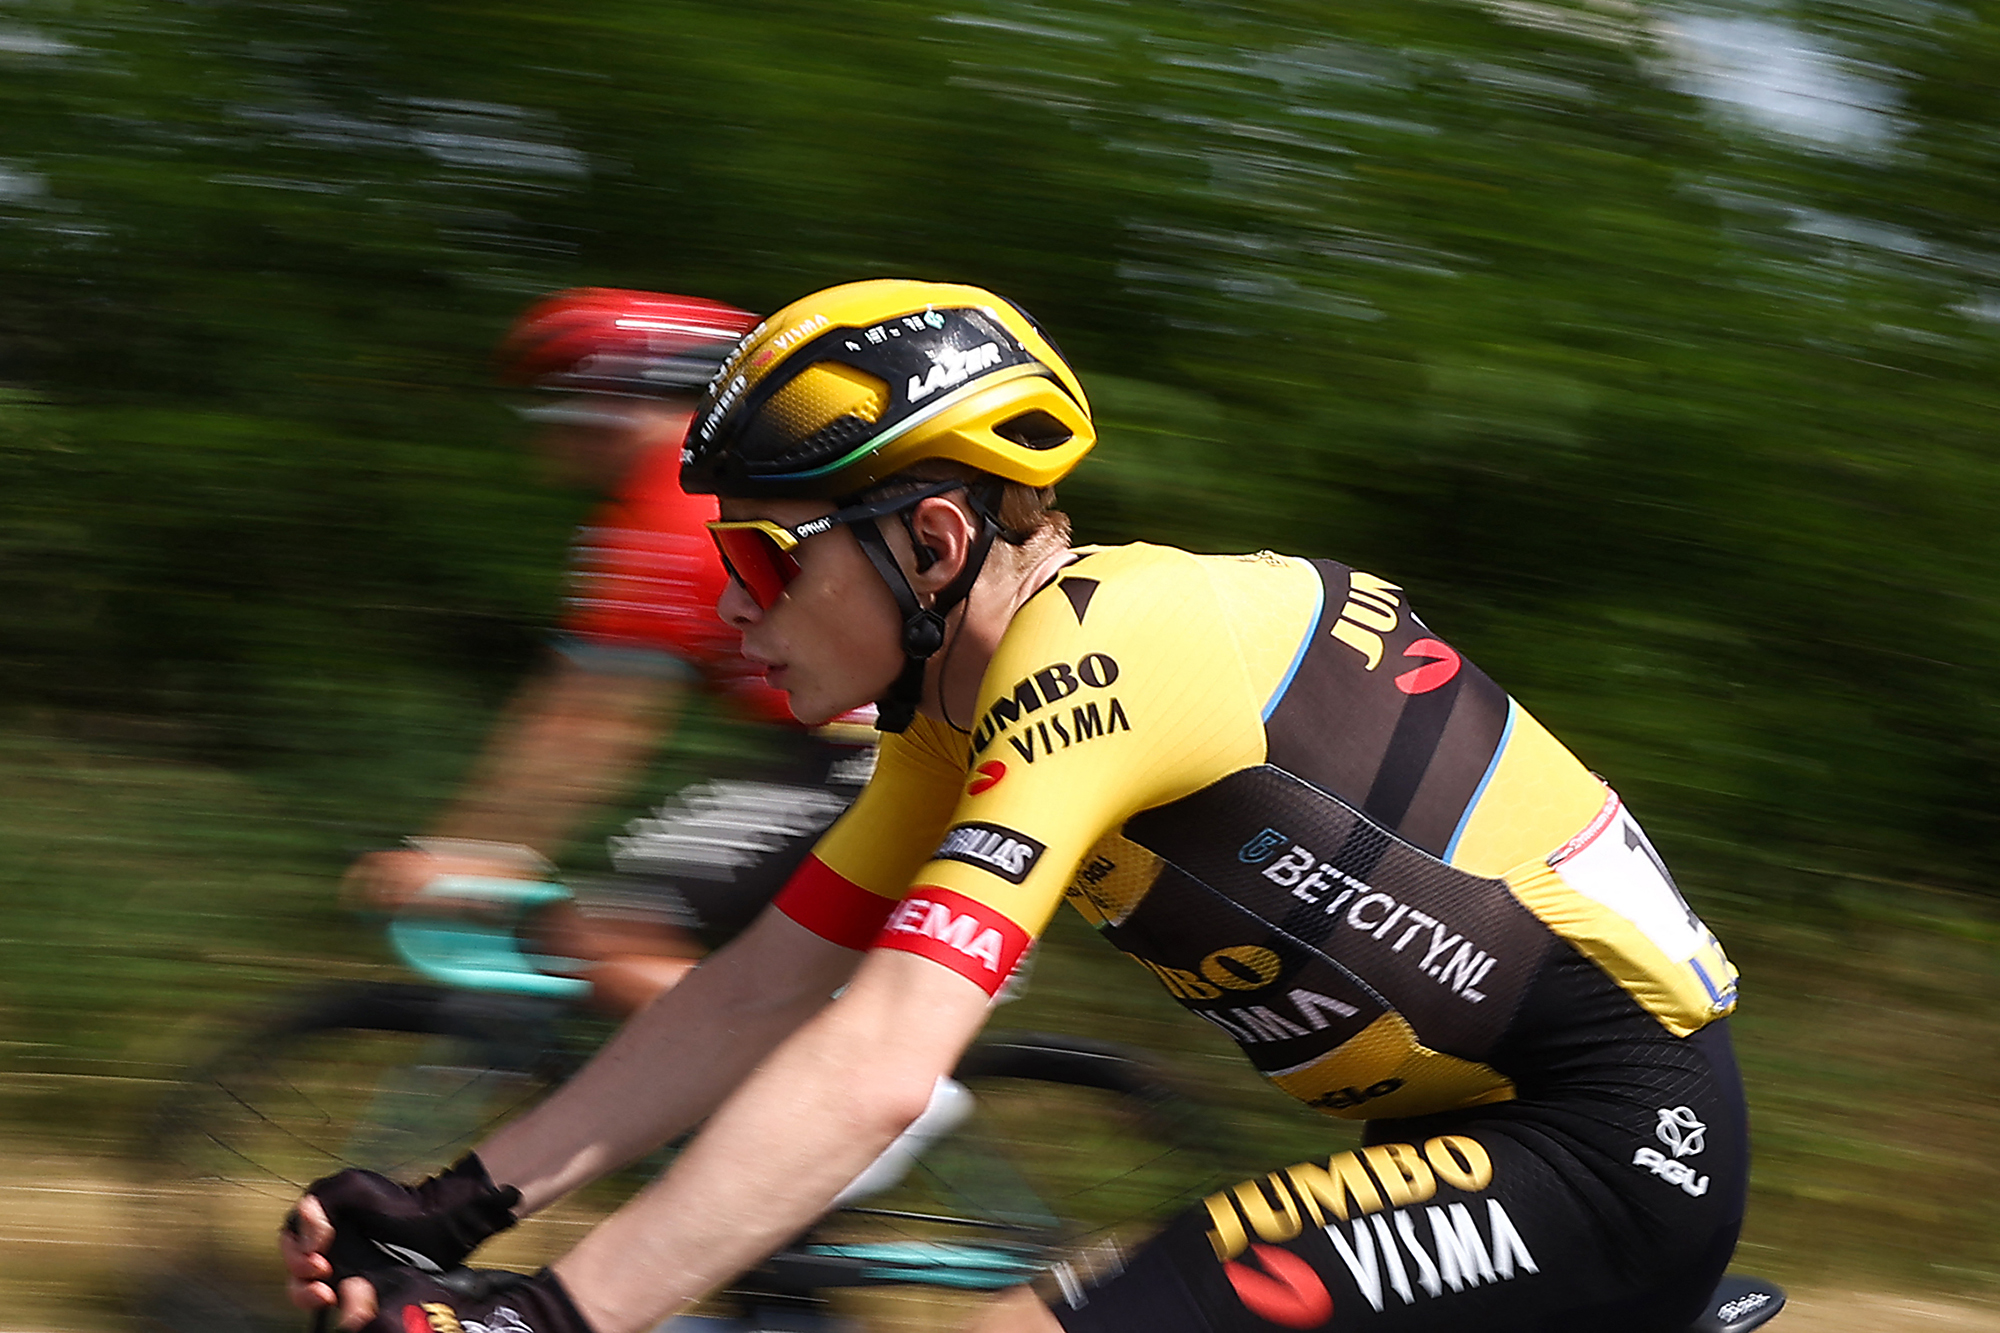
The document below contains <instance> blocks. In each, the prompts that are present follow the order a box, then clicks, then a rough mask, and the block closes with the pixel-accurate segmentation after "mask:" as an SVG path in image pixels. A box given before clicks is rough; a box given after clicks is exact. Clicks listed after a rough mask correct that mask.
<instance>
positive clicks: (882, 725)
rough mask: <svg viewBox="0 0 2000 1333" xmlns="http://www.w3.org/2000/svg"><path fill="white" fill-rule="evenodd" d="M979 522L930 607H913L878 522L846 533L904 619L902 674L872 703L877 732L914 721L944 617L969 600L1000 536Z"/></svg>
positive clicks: (904, 578)
mask: <svg viewBox="0 0 2000 1333" xmlns="http://www.w3.org/2000/svg"><path fill="white" fill-rule="evenodd" d="M979 520H980V522H979V536H978V537H976V538H975V539H974V540H973V543H972V549H971V550H970V551H968V552H967V553H966V561H965V566H964V568H962V569H960V570H959V571H958V573H957V575H956V576H954V577H953V579H952V581H951V582H950V583H947V584H946V585H945V586H944V587H942V588H940V589H938V592H937V595H936V596H935V597H933V598H932V599H931V604H930V605H929V606H924V605H923V604H922V603H920V602H918V601H917V594H916V591H915V589H913V588H911V587H910V580H909V578H908V577H907V576H905V575H904V573H903V569H902V566H900V565H898V564H897V563H896V556H895V553H894V552H893V551H891V550H890V549H889V541H888V538H887V537H885V536H884V535H883V533H882V529H881V528H880V527H879V526H878V525H877V524H878V523H879V520H877V521H871V522H863V523H856V524H854V525H853V526H852V528H851V529H850V531H852V532H853V533H854V539H855V540H856V541H858V542H860V543H861V550H862V553H863V554H865V555H866V556H867V557H868V561H869V563H870V564H872V565H874V566H875V572H876V573H877V574H880V575H881V576H882V582H884V583H885V584H887V585H888V586H889V595H890V596H891V597H894V598H895V599H896V609H897V610H898V611H899V612H901V613H902V616H903V645H902V646H903V659H904V660H903V670H902V673H901V674H900V675H898V676H897V677H896V679H895V682H894V683H893V684H891V685H890V686H889V692H888V693H887V694H885V695H883V696H882V697H881V698H880V699H878V700H876V701H875V711H876V722H875V726H876V729H877V730H879V731H886V732H892V733H893V732H900V731H904V730H906V729H907V728H908V727H909V725H910V723H911V722H913V721H915V720H916V716H917V705H919V704H920V703H922V702H923V698H924V667H925V664H927V663H928V662H929V661H930V659H931V658H932V657H933V656H935V655H936V654H937V651H938V649H940V648H942V647H943V646H944V632H945V617H947V616H949V615H950V614H951V613H952V611H953V610H954V609H955V608H956V607H957V606H958V605H959V603H961V602H963V601H964V600H965V599H966V598H967V597H969V596H971V595H972V585H973V584H974V583H976V582H978V581H979V574H980V571H981V570H982V569H984V568H985V567H986V556H987V553H988V552H989V551H991V550H992V549H993V538H994V536H995V534H996V533H997V532H998V531H999V529H998V527H997V526H996V525H995V524H994V522H993V520H992V519H991V518H989V517H987V515H986V514H985V513H984V512H981V513H980V514H979Z"/></svg>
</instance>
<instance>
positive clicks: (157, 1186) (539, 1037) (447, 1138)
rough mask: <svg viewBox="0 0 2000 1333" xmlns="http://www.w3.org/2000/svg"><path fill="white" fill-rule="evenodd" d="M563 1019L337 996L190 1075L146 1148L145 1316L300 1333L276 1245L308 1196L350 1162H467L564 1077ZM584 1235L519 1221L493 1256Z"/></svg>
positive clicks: (409, 998) (499, 1006) (468, 1004)
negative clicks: (484, 1140) (308, 1189)
mask: <svg viewBox="0 0 2000 1333" xmlns="http://www.w3.org/2000/svg"><path fill="white" fill-rule="evenodd" d="M557 1012H558V1011H557V1009H556V1008H555V1007H554V1006H551V1005H549V1004H548V1003H546V1002H541V1001H535V1002H523V1001H520V1000H515V999H509V998H496V997H488V996H479V995H468V994H464V993H460V992H452V991H445V990H439V989H436V988H432V987H425V986H412V985H361V986H351V987H340V988H336V989H334V990H330V991H324V992H320V993H317V994H314V995H312V996H310V997H308V998H307V999H306V1000H305V1001H304V1002H303V1003H301V1004H299V1005H297V1006H296V1007H295V1008H294V1009H293V1011H292V1012H290V1013H288V1014H286V1015H285V1016H283V1017H282V1018H280V1019H278V1020H277V1021H275V1022H271V1023H268V1024H265V1025H263V1026H262V1027H260V1028H258V1029H256V1030H255V1031H253V1032H252V1033H250V1034H249V1035H248V1036H246V1037H245V1038H243V1039H242V1040H240V1041H238V1042H236V1043H234V1044H232V1045H231V1046H230V1047H229V1048H228V1049H226V1050H225V1051H223V1052H222V1053H221V1054H220V1055H218V1056H217V1057H216V1058H214V1059H213V1060H211V1061H209V1062H208V1063H206V1064H205V1065H203V1066H202V1067H200V1068H199V1069H198V1070H197V1071H196V1072H194V1073H192V1074H190V1075H189V1076H188V1077H187V1078H186V1079H185V1080H183V1082H182V1083H181V1084H180V1085H179V1086H178V1087H177V1088H176V1089H175V1090H174V1092H173V1093H171V1094H170V1095H169V1096H168V1098H167V1099H166V1100H165V1101H164V1102H163V1103H162V1105H161V1107H160V1109H159V1110H158V1112H157V1113H156V1115H155V1116H154V1118H153V1121H152V1123H151V1125H150V1126H149V1128H148V1131H147V1133H146V1135H145V1138H144V1141H143V1143H142V1144H141V1148H140V1154H141V1159H142V1161H143V1162H144V1163H145V1164H146V1166H147V1168H148V1170H149V1171H150V1173H151V1181H150V1187H149V1188H147V1189H146V1190H144V1191H142V1198H143V1200H144V1207H145V1210H146V1217H145V1222H146V1227H147V1234H148V1235H149V1236H150V1237H151V1239H152V1244H153V1247H152V1249H151V1251H150V1254H149V1262H147V1263H146V1264H145V1265H144V1269H143V1273H142V1276H141V1278H140V1279H139V1282H138V1284H137V1287H136V1289H135V1291H134V1293H133V1295H134V1301H133V1307H134V1312H135V1314H136V1315H137V1316H138V1317H139V1318H140V1320H141V1322H143V1323H145V1324H147V1325H149V1326H150V1327H152V1328H155V1329H165V1330H171V1331H172V1333H195V1331H196V1330H200V1331H201V1333H264V1330H276V1329H283V1330H285V1333H296V1330H297V1328H298V1326H299V1320H300V1318H301V1316H300V1315H299V1313H298V1311H296V1310H294V1309H292V1308H291V1307H290V1306H289V1305H288V1304H286V1302H285V1300H284V1294H283V1290H282V1286H283V1281H284V1275H283V1272H282V1270H281V1268H280V1266H279V1264H278V1262H277V1255H276V1250H275V1240H274V1237H275V1233H276V1230H277V1227H278V1224H279V1221H280V1219H282V1218H283V1217H284V1215H285V1212H286V1210H287V1209H289V1208H290V1207H291V1206H292V1204H293V1203H295V1202H296V1201H297V1199H298V1197H299V1194H300V1192H301V1191H302V1190H303V1189H304V1187H305V1186H306V1185H307V1184H308V1183H310V1182H311V1181H313V1180H316V1179H318V1178H319V1177H321V1176H324V1175H328V1174H331V1173H332V1172H335V1171H339V1170H341V1169H342V1168H344V1167H349V1166H358V1167H366V1168H368V1169H370V1170H375V1171H380V1172H382V1173H383V1174H384V1175H388V1176H391V1177H393V1178H396V1179H402V1180H408V1179H412V1178H415V1177H418V1176H422V1175H425V1174H428V1173H429V1172H431V1171H434V1170H436V1169H437V1168H438V1167H440V1166H443V1165H445V1164H446V1163H448V1162H450V1161H451V1160H452V1159H453V1158H455V1157H456V1156H458V1155H459V1154H461V1153H463V1152H465V1151H466V1150H467V1149H468V1148H470V1147H471V1146H473V1145H474V1144H475V1143H476V1142H477V1141H478V1140H479V1139H480V1138H481V1137H483V1136H484V1135H485V1134H487V1133H488V1132H490V1131H491V1130H492V1129H493V1128H495V1127H496V1126H497V1125H499V1124H500V1123H501V1122H502V1121H504V1120H506V1119H507V1118H508V1117H509V1116H511V1115H513V1114H514V1113H515V1112H517V1111H519V1110H521V1109H523V1108H525V1107H526V1106H528V1105H530V1104H531V1103H533V1102H534V1101H536V1100H538V1099H539V1098H540V1097H541V1095H542V1094H543V1093H544V1092H546V1091H547V1090H548V1088H549V1087H550V1085H551V1084H552V1083H553V1082H554V1081H557V1080H558V1079H559V1078H560V1077H561V1076H562V1075H563V1074H564V1073H566V1072H567V1064H568V1061H567V1059H566V1057H564V1056H563V1055H562V1053H561V1052H560V1050H559V1049H558V1047H557V1044H556V1043H555V1041H554V1038H553V1036H552V1033H553V1032H554V1031H555V1023H554V1019H555V1016H556V1014H557ZM579 1206H580V1207H582V1205H579ZM601 1211H602V1210H601V1209H597V1210H595V1212H597V1213H601ZM587 1225H588V1222H587V1221H582V1222H579V1221H577V1220H576V1219H574V1218H569V1217H567V1216H565V1215H563V1214H558V1215H557V1216H555V1217H553V1218H551V1219H550V1220H549V1221H548V1222H546V1223H543V1222H534V1223H530V1224H527V1225H524V1226H523V1227H521V1228H520V1229H519V1230H520V1232H521V1233H522V1234H521V1235H520V1236H518V1237H516V1236H515V1235H513V1234H510V1235H509V1236H508V1237H506V1238H504V1239H505V1246H504V1248H505V1253H500V1254H498V1256H497V1257H498V1258H499V1259H500V1260H501V1261H502V1262H505V1261H507V1260H509V1259H513V1260H514V1261H516V1262H527V1263H532V1262H534V1261H536V1260H537V1259H539V1258H543V1257H550V1256H552V1255H553V1254H554V1253H557V1252H559V1251H560V1248H562V1246H563V1245H564V1244H565V1243H567V1241H568V1240H570V1239H573V1238H574V1235H576V1234H580V1233H581V1230H582V1229H584V1227H586V1226H587ZM494 1249H495V1250H496V1252H497V1251H500V1250H501V1249H502V1242H500V1241H496V1242H495V1245H494ZM486 1259H488V1256H486V1255H485V1254H484V1253H482V1260H486Z"/></svg>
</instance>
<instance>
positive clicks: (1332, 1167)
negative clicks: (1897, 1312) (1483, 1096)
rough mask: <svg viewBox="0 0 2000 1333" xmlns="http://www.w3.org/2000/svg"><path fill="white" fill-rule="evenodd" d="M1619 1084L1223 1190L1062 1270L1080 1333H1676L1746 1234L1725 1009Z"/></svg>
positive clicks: (1742, 1151) (1389, 1128)
mask: <svg viewBox="0 0 2000 1333" xmlns="http://www.w3.org/2000/svg"><path fill="white" fill-rule="evenodd" d="M1619 1068H1620V1069H1621V1075H1620V1076H1619V1077H1617V1078H1612V1079H1604V1080H1596V1079H1579V1080H1572V1081H1566V1082H1565V1085H1564V1087H1563V1090H1562V1092H1561V1093H1560V1095H1557V1096H1553V1097H1547V1098H1545V1099H1544V1100H1540V1101H1537V1100H1533V1099H1531V1098H1529V1097H1526V1096H1524V1097H1523V1098H1521V1099H1520V1100H1516V1101H1512V1102H1505V1103H1501V1104H1499V1105H1495V1106H1485V1107H1474V1108H1470V1109H1467V1110H1463V1111H1454V1112H1449V1113H1446V1114H1443V1115H1435V1116H1426V1117H1422V1118H1420V1119H1411V1120H1394V1121H1388V1120H1384V1121H1374V1122H1372V1123H1371V1124H1370V1125H1369V1126H1368V1133H1367V1137H1366V1144H1367V1146H1365V1147H1363V1148H1361V1149H1359V1150H1357V1151H1355V1152H1352V1153H1337V1154H1334V1155H1333V1156H1332V1157H1331V1158H1330V1159H1328V1158H1321V1159H1319V1160H1317V1161H1312V1162H1302V1163H1298V1164H1296V1165H1293V1166H1290V1167H1286V1168H1283V1169H1280V1170H1277V1171H1273V1172H1270V1173H1268V1174H1266V1175H1264V1176H1260V1177H1257V1178H1255V1179H1252V1180H1246V1181H1243V1182H1242V1183H1241V1184H1238V1185H1235V1186H1232V1187H1231V1188H1229V1189H1225V1190H1223V1191H1221V1192H1219V1193H1217V1194H1215V1195H1211V1196H1210V1197H1209V1198H1208V1199H1207V1200H1205V1201H1204V1202H1203V1203H1202V1204H1201V1205H1199V1206H1197V1207H1195V1208H1193V1209H1191V1210H1189V1211H1188V1212H1187V1213H1184V1214H1182V1215H1181V1216H1179V1217H1177V1218H1176V1219H1175V1220H1174V1221H1173V1222H1171V1223H1169V1224H1168V1226H1167V1227H1166V1229H1165V1230H1164V1231H1162V1232H1161V1233H1160V1234H1159V1235H1158V1236H1156V1237H1154V1238H1153V1239H1152V1240H1151V1241H1150V1242H1148V1243H1147V1244H1146V1245H1145V1246H1144V1247H1143V1248H1141V1249H1140V1250H1139V1251H1138V1252H1137V1253H1136V1254H1135V1255H1133V1256H1132V1258H1131V1260H1130V1262H1129V1263H1126V1264H1125V1265H1124V1267H1123V1268H1122V1270H1120V1271H1118V1272H1116V1273H1115V1274H1113V1275H1111V1276H1108V1277H1100V1278H1096V1279H1090V1280H1085V1279H1080V1278H1078V1277H1077V1276H1076V1274H1074V1273H1073V1272H1070V1273H1065V1272H1062V1271H1060V1270H1059V1271H1058V1273H1057V1275H1056V1276H1057V1278H1058V1280H1059V1282H1060V1285H1061V1286H1062V1287H1063V1295H1062V1296H1061V1297H1059V1298H1057V1299H1055V1300H1053V1301H1052V1302H1051V1303H1050V1304H1051V1309H1052V1310H1053V1311H1054V1313H1055V1316H1056V1318H1057V1319H1058V1320H1059V1321H1060V1322H1061V1323H1062V1325H1063V1327H1064V1328H1065V1329H1067V1330H1069V1333H1114V1331H1116V1333H1140V1331H1141V1330H1143V1333H1270V1331H1271V1330H1273V1329H1325V1330H1347V1329H1357V1330H1369V1333H1375V1331H1376V1330H1380V1331H1381V1333H1403V1331H1404V1330H1419V1329H1421V1330H1440V1331H1442V1330H1447V1329H1449V1330H1454V1331H1455V1333H1456V1331H1461V1330H1467V1329H1477V1330H1480V1333H1503V1331H1504V1330H1552V1329H1561V1330H1565V1331H1566V1333H1567V1331H1568V1330H1577V1333H1590V1331H1591V1330H1616V1333H1642V1331H1645V1333H1651V1331H1652V1330H1679V1329H1683V1328H1685V1327H1686V1325H1687V1324H1689V1323H1690V1322H1692V1321H1693V1320H1694V1318H1695V1317H1696V1316H1698V1315H1699V1314H1700V1312H1701V1309H1702V1305H1703V1302H1704V1301H1705V1300H1706V1298H1707V1297H1708V1295H1709V1293H1710V1292H1711V1291H1712V1290H1713V1289H1714V1286H1715V1283H1716V1281H1717V1279H1719V1278H1720V1277H1721V1275H1722V1271H1723V1268H1724V1267H1725V1266H1726V1264H1727V1263H1728V1260H1729V1255H1730V1252H1731V1251H1732V1250H1733V1249H1734V1248H1735V1244H1736V1233H1737V1229H1738V1226H1739V1224H1740V1222H1741V1219H1742V1216H1743V1201H1744V1192H1745V1187H1746V1183H1747V1174H1748V1167H1749V1142H1748V1137H1747V1126H1746V1122H1745V1114H1744V1105H1743V1089H1742V1083H1741V1080H1740V1079H1739V1077H1738V1075H1737V1071H1736V1061H1735V1056H1734V1053H1733V1052H1732V1051H1731V1048H1730V1043H1729V1034H1728V1030H1727V1027H1726V1025H1725V1023H1723V1022H1716V1023H1713V1024H1710V1025H1709V1026H1708V1027H1706V1028H1704V1029H1703V1030H1701V1031H1700V1032H1698V1033H1696V1034H1694V1035H1693V1036H1692V1037H1688V1038H1686V1039H1676V1038H1672V1037H1670V1036H1668V1035H1667V1034H1665V1033H1664V1032H1662V1033H1661V1034H1660V1039H1659V1040H1657V1041H1646V1042H1643V1043H1640V1044H1639V1045H1638V1047H1637V1048H1636V1050H1634V1051H1633V1052H1632V1053H1631V1058H1630V1059H1629V1060H1626V1061H1623V1062H1621V1064H1620V1066H1619Z"/></svg>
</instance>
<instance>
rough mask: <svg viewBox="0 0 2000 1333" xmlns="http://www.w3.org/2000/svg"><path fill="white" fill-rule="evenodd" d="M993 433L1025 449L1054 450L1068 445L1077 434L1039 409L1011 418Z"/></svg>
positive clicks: (995, 428)
mask: <svg viewBox="0 0 2000 1333" xmlns="http://www.w3.org/2000/svg"><path fill="white" fill-rule="evenodd" d="M993 433H994V434H995V435H998V436H999V437H1000V438H1001V439H1003V440H1006V441H1007V442H1009V443H1010V444H1018V445H1020V446H1021V447H1022V448H1023V449H1038V450H1039V449H1054V448H1057V447H1059V446H1061V445H1065V444H1068V443H1069V442H1070V440H1071V439H1072V438H1073V436H1074V434H1075V432H1073V431H1071V430H1070V428H1069V427H1068V426H1065V425H1063V423H1062V422H1060V421H1058V420H1056V418H1055V417H1053V416H1051V415H1050V414H1049V413H1047V412H1043V411H1041V410H1039V409H1037V410H1035V411H1033V412H1023V413H1021V415H1020V416H1017V417H1009V418H1007V420H1005V421H1003V422H1001V423H1000V424H999V425H997V426H995V427H994V428H993Z"/></svg>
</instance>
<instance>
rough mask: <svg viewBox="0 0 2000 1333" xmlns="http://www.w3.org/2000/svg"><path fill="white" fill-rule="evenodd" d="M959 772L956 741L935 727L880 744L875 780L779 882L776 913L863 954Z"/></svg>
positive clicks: (926, 847)
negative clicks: (799, 863) (787, 875)
mask: <svg viewBox="0 0 2000 1333" xmlns="http://www.w3.org/2000/svg"><path fill="white" fill-rule="evenodd" d="M964 768H965V759H964V741H963V739H962V738H957V737H954V736H953V735H952V734H951V733H949V732H948V731H947V729H945V728H943V727H940V726H938V725H937V724H936V723H933V722H928V721H926V720H923V719H919V720H918V721H917V723H916V724H915V725H913V726H912V727H911V728H910V729H909V730H908V731H906V732H903V733H902V734H901V735H896V736H885V737H883V739H882V745H881V749H880V750H879V752H878V753H877V755H876V760H875V773H874V776H872V777H871V778H869V780H868V785H867V786H866V787H864V788H862V791H861V795H860V796H859V797H857V798H856V799H855V802H854V804H853V805H852V806H850V807H848V809H847V812H846V813H845V814H843V815H842V816H841V817H840V818H839V820H838V821H836V822H835V823H834V825H833V827H832V828H830V829H828V830H827V831H826V833H825V834H824V835H822V836H821V838H820V840H819V842H818V844H817V845H815V846H814V848H813V851H812V855H810V856H808V857H807V858H806V859H805V861H804V862H803V863H802V864H801V865H800V866H799V868H798V870H797V871H796V872H794V874H793V875H792V877H791V879H789V880H788V881H786V883H785V887H784V888H783V889H782V890H781V891H780V892H779V894H778V896H777V898H776V900H775V902H776V905H777V908H778V910H779V911H781V912H783V913H784V914H785V915H786V916H788V917H790V918H791V919H792V920H793V921H795V922H797V923H798V924H799V925H802V926H804V927H805V928H806V929H807V930H810V931H812V932H813V933H814V934H816V935H818V936H820V937H821V938H822V939H825V940H829V941H831V942H832V943H834V944H839V945H842V946H844V947H846V948H849V949H865V948H867V947H868V946H869V945H870V944H871V943H873V942H874V939H875V937H876V935H877V934H878V933H879V932H880V930H881V928H882V922H883V921H884V920H886V919H887V918H888V915H889V913H890V912H891V911H892V910H894V908H895V906H896V904H897V902H898V900H900V899H901V898H902V896H903V892H904V890H906V889H907V888H908V887H909V885H910V879H911V877H912V876H913V875H914V874H915V873H916V871H917V868H918V867H919V866H921V865H922V864H923V863H924V861H925V860H926V859H928V858H929V856H930V852H931V849H932V848H933V847H935V846H937V844H938V838H939V836H940V835H941V834H942V833H943V831H944V826H945V822H946V820H947V819H948V818H949V817H950V815H951V808H952V803H953V802H954V801H955V800H956V799H957V796H958V789H959V786H960V784H961V782H962V781H963V777H962V774H963V772H964Z"/></svg>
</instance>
